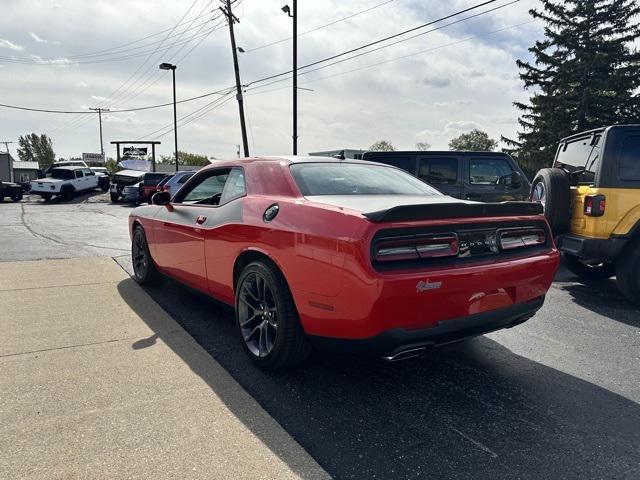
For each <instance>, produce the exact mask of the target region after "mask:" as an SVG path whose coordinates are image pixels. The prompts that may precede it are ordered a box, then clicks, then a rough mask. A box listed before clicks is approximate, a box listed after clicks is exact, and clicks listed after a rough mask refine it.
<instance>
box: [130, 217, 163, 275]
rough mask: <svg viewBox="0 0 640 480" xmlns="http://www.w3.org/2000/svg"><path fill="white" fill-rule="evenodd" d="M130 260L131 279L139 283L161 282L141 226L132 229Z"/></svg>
mask: <svg viewBox="0 0 640 480" xmlns="http://www.w3.org/2000/svg"><path fill="white" fill-rule="evenodd" d="M131 261H132V263H133V279H134V280H135V281H136V282H138V283H139V284H140V285H157V284H159V283H160V282H162V280H163V277H162V275H161V274H160V272H159V271H158V269H157V268H156V265H155V263H154V262H153V258H151V252H149V244H148V243H147V236H146V235H145V234H144V230H143V228H142V227H141V226H137V227H136V228H135V230H134V231H133V238H132V239H131Z"/></svg>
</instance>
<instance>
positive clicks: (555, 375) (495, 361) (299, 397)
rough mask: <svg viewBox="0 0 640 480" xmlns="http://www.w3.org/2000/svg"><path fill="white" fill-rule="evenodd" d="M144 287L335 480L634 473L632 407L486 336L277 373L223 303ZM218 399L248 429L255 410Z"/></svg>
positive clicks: (636, 409) (123, 289) (635, 408)
mask: <svg viewBox="0 0 640 480" xmlns="http://www.w3.org/2000/svg"><path fill="white" fill-rule="evenodd" d="M131 283H132V280H126V281H123V282H122V283H121V284H120V285H119V291H120V293H121V295H122V297H123V298H124V299H125V300H127V299H128V298H129V297H130V296H129V295H128V294H127V289H128V288H129V286H130V285H131ZM146 291H147V292H148V293H149V294H150V295H151V296H152V298H154V300H156V302H158V303H159V304H160V305H161V306H162V307H163V308H164V309H165V310H166V311H168V312H169V314H170V315H171V316H172V317H173V318H174V319H175V320H176V321H177V322H178V323H179V324H180V325H181V326H182V327H183V328H184V329H185V330H186V331H187V332H189V333H190V334H191V336H192V337H193V338H194V339H195V340H196V341H197V342H198V343H199V344H200V345H201V346H202V347H203V348H204V349H205V350H206V351H207V352H208V353H209V354H210V355H211V356H212V357H214V358H215V359H216V360H217V361H218V362H219V363H220V364H221V365H222V366H223V367H225V368H226V369H227V370H228V371H229V372H230V373H231V375H232V376H233V377H234V378H235V379H236V380H237V381H238V382H239V383H240V384H241V385H242V386H243V387H244V388H245V389H246V390H247V391H248V392H249V393H250V394H251V395H252V396H253V397H254V398H255V399H256V400H257V401H258V402H259V403H260V404H261V405H262V407H263V408H264V409H265V410H266V411H267V412H269V414H270V415H271V416H272V417H274V418H275V419H276V420H277V421H278V422H279V423H280V424H281V425H282V426H283V427H284V428H285V429H286V430H287V431H288V432H289V433H290V434H291V435H292V436H293V437H294V438H295V439H296V440H297V441H298V442H299V443H300V444H301V445H302V446H303V447H304V448H305V449H306V450H307V451H308V452H309V453H310V454H311V455H312V456H313V457H314V458H315V459H316V460H317V461H318V462H319V463H320V465H322V466H323V467H324V468H325V469H326V470H327V471H328V472H329V473H330V474H331V475H333V476H334V477H336V478H354V479H371V478H382V479H387V478H393V479H404V478H417V477H424V478H474V479H479V478H490V479H497V478H509V479H511V478H522V479H525V478H536V479H543V478H544V479H548V478H564V479H567V478H581V479H584V478H628V479H631V478H638V477H639V476H640V468H639V465H640V450H638V445H640V406H639V405H638V404H636V403H635V402H632V401H630V400H628V399H626V398H624V397H621V396H619V395H617V394H614V393H612V392H610V391H608V390H606V389H603V388H600V387H598V386H597V385H594V384H592V383H589V382H587V381H584V380H580V379H578V378H576V377H573V376H571V375H567V374H565V373H562V372H560V371H558V370H556V369H554V368H550V367H547V366H545V365H542V364H540V363H537V362H534V361H531V360H528V359H527V358H524V357H521V356H518V355H515V354H513V353H512V352H511V351H510V350H508V349H507V348H505V347H503V346H501V345H500V344H499V343H497V342H495V341H493V340H490V339H489V338H486V337H480V338H477V339H474V340H470V341H468V342H465V343H461V344H458V345H457V346H449V347H445V348H442V349H439V350H436V351H434V352H431V353H430V354H428V355H427V356H426V357H424V358H422V359H418V360H410V361H406V362H402V363H397V364H385V363H381V362H377V361H370V360H369V361H367V360H364V359H357V358H348V357H344V358H327V357H326V356H323V355H321V354H316V355H314V357H313V358H312V359H311V360H310V361H309V362H308V363H307V364H305V365H304V366H303V367H301V368H299V369H297V370H295V371H292V372H287V373H281V374H274V373H268V372H263V371H260V370H258V369H257V368H256V367H255V366H254V365H253V364H252V363H251V361H250V360H249V359H248V358H247V357H246V356H245V354H244V352H243V351H242V348H241V345H240V339H239V338H238V337H237V333H236V331H235V327H234V323H233V315H232V313H231V312H230V310H229V309H227V308H222V307H221V306H220V305H218V304H217V303H216V302H213V301H211V300H207V299H205V298H203V297H202V296H200V295H198V294H194V293H192V292H190V291H187V290H185V289H183V288H181V287H180V286H179V285H178V284H176V283H175V282H172V281H167V282H165V283H164V285H163V286H160V287H156V288H149V289H146ZM132 307H133V308H134V309H135V305H132ZM138 313H139V314H140V316H141V317H142V318H143V320H144V321H145V322H147V323H148V324H149V326H150V327H151V328H153V319H148V318H145V316H144V312H138ZM156 333H157V335H158V336H159V338H160V339H162V340H163V341H165V342H166V343H167V344H168V345H169V346H170V347H172V348H174V350H175V351H176V353H177V354H178V355H180V356H181V357H182V358H183V359H184V361H185V362H187V363H189V358H190V356H189V352H185V351H182V349H181V348H180V345H172V342H171V337H170V336H166V338H165V335H163V333H162V332H156ZM152 341H155V338H154V337H152V338H150V339H145V340H143V341H142V342H152ZM137 343H138V344H140V341H139V342H137ZM133 348H141V345H137V347H136V345H135V344H134V346H133ZM191 368H192V369H193V370H194V371H195V372H196V373H198V375H200V376H201V377H202V378H203V379H205V381H209V380H208V375H207V372H206V371H202V369H201V368H200V367H199V366H198V365H191ZM210 385H211V384H210ZM211 388H212V389H213V390H214V391H215V392H216V394H218V395H220V392H218V391H217V390H216V389H215V385H211ZM223 400H224V401H225V402H226V403H227V405H228V407H229V408H230V409H231V410H232V411H233V412H234V413H235V415H236V416H237V417H238V418H240V419H241V420H242V421H243V422H244V423H245V425H247V427H248V428H252V420H251V418H252V415H251V412H250V411H247V409H246V408H244V407H243V406H242V405H236V404H234V399H233V398H223ZM254 433H256V434H257V435H260V436H261V438H262V440H263V441H264V442H265V443H266V444H267V445H268V446H269V447H270V448H271V449H272V450H273V451H274V452H276V453H278V446H277V445H272V444H271V443H270V439H269V438H268V437H266V436H264V435H261V432H259V431H258V432H254ZM283 460H285V461H287V459H286V458H284V459H283ZM289 460H291V459H289ZM287 463H290V462H289V461H287Z"/></svg>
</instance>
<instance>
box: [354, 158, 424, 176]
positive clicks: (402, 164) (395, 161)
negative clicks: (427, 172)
mask: <svg viewBox="0 0 640 480" xmlns="http://www.w3.org/2000/svg"><path fill="white" fill-rule="evenodd" d="M361 158H362V157H361ZM367 160H370V161H372V162H378V163H384V164H385V165H392V166H394V167H398V168H401V169H402V170H404V171H405V172H409V173H410V174H411V175H415V173H416V160H415V157H409V156H400V155H380V156H379V157H378V156H377V155H373V156H372V157H369V158H367Z"/></svg>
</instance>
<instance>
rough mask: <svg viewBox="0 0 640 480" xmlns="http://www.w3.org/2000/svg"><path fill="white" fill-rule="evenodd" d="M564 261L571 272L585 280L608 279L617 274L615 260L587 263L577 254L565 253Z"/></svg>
mask: <svg viewBox="0 0 640 480" xmlns="http://www.w3.org/2000/svg"><path fill="white" fill-rule="evenodd" d="M564 263H565V265H566V266H567V268H568V269H569V271H570V272H571V273H573V274H574V275H577V276H578V277H580V278H584V279H585V280H607V279H608V278H611V277H613V276H614V275H615V274H616V265H615V263H613V262H599V263H593V262H592V263H587V262H583V261H582V260H581V259H580V258H579V257H576V256H575V255H570V254H568V253H565V254H564Z"/></svg>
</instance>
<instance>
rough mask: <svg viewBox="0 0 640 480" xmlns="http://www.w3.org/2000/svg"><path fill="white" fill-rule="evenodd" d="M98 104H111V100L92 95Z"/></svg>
mask: <svg viewBox="0 0 640 480" xmlns="http://www.w3.org/2000/svg"><path fill="white" fill-rule="evenodd" d="M91 98H93V99H94V100H95V101H96V102H110V101H111V99H110V98H107V97H101V96H100V95H91Z"/></svg>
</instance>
